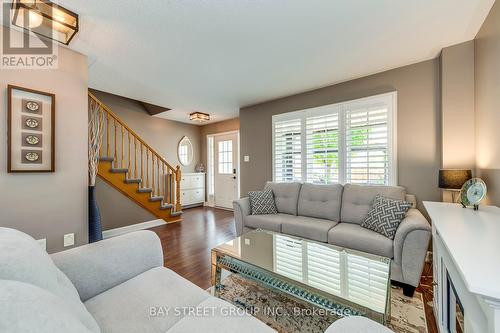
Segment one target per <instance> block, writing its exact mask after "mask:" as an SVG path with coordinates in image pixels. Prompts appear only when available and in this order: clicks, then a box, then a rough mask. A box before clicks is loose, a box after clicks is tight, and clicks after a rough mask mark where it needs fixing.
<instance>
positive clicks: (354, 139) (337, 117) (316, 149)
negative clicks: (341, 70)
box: [273, 92, 397, 185]
mask: <svg viewBox="0 0 500 333" xmlns="http://www.w3.org/2000/svg"><path fill="white" fill-rule="evenodd" d="M396 97H397V95H396V93H395V92H394V93H388V94H383V95H377V96H372V97H367V98H362V99H359V100H354V101H349V102H344V103H338V104H333V105H326V106H322V107H318V108H313V109H307V110H303V111H296V112H289V113H285V114H280V115H276V116H273V147H274V149H273V163H274V164H273V176H274V180H275V181H277V182H292V181H307V182H309V183H315V184H330V183H342V184H344V183H356V184H370V185H396V179H397V178H396V163H395V161H396V155H395V150H394V149H393V147H395V143H394V142H395V132H396V131H395V128H394V126H393V124H395V123H396V122H395V114H396Z"/></svg>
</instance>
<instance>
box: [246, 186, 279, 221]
mask: <svg viewBox="0 0 500 333" xmlns="http://www.w3.org/2000/svg"><path fill="white" fill-rule="evenodd" d="M248 197H249V198H250V211H251V213H252V215H263V214H278V210H277V209H276V204H275V203H274V195H273V191H272V190H264V191H250V192H248Z"/></svg>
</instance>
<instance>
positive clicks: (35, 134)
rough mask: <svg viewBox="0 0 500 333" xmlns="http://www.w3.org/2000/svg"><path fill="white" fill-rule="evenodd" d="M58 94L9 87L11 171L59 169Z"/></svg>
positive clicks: (8, 136) (8, 167)
mask: <svg viewBox="0 0 500 333" xmlns="http://www.w3.org/2000/svg"><path fill="white" fill-rule="evenodd" d="M55 105H56V96H55V94H52V93H48V92H43V91H39V90H34V89H29V88H23V87H18V86H14V85H8V86H7V109H8V111H7V172H8V173H16V172H18V173H22V172H25V173H27V172H55Z"/></svg>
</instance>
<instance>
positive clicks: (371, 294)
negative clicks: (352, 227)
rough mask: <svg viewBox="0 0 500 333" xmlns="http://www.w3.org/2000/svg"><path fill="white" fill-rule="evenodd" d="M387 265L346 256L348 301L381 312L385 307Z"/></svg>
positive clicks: (349, 255)
mask: <svg viewBox="0 0 500 333" xmlns="http://www.w3.org/2000/svg"><path fill="white" fill-rule="evenodd" d="M388 279H389V265H388V264H386V263H383V262H378V261H375V260H371V259H368V258H364V257H360V256H357V255H354V254H348V255H347V283H348V287H347V289H348V290H347V293H348V295H349V300H352V301H354V302H356V303H358V304H361V305H364V306H366V307H369V308H370V309H373V310H376V311H380V312H383V311H384V310H385V306H386V298H387V288H388V282H387V280H388Z"/></svg>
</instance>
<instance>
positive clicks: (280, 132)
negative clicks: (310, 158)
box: [274, 119, 302, 182]
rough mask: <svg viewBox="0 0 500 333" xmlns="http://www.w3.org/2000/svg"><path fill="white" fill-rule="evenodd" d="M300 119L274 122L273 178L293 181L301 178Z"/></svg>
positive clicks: (279, 180)
mask: <svg viewBox="0 0 500 333" xmlns="http://www.w3.org/2000/svg"><path fill="white" fill-rule="evenodd" d="M301 145H302V143H301V122H300V119H292V120H284V121H280V122H276V123H275V124H274V165H275V169H274V170H275V172H274V179H275V180H276V181H278V182H293V181H300V180H301V179H302V155H301V154H302V152H301Z"/></svg>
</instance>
